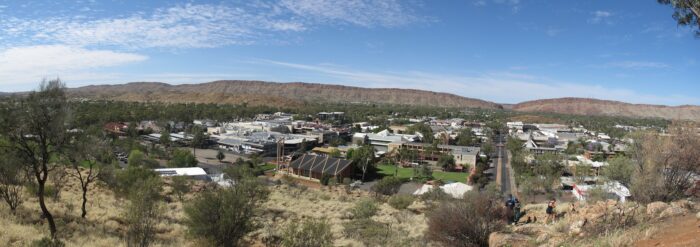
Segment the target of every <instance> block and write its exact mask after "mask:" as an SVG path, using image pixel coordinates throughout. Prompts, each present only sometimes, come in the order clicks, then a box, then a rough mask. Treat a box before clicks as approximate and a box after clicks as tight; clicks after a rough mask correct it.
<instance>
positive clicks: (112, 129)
mask: <svg viewBox="0 0 700 247" xmlns="http://www.w3.org/2000/svg"><path fill="white" fill-rule="evenodd" d="M128 128H129V126H127V124H126V123H122V122H111V123H106V124H105V125H104V126H103V127H102V129H104V130H105V131H106V132H107V133H110V134H114V135H117V136H125V135H126V130H127V129H128Z"/></svg>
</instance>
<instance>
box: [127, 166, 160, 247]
mask: <svg viewBox="0 0 700 247" xmlns="http://www.w3.org/2000/svg"><path fill="white" fill-rule="evenodd" d="M161 188H162V184H161V181H160V178H159V177H151V178H147V179H145V180H139V181H137V182H136V184H135V186H133V188H132V189H131V190H130V192H129V205H128V206H127V207H126V208H125V212H124V218H125V219H126V222H127V225H128V226H127V231H126V241H127V244H128V246H149V245H150V244H151V243H152V242H153V241H154V239H155V235H156V226H157V225H158V223H160V221H161V219H162V218H163V213H164V206H163V203H162V201H161V199H162V197H161V195H160V190H161Z"/></svg>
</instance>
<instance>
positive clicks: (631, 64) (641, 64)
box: [604, 61, 671, 69]
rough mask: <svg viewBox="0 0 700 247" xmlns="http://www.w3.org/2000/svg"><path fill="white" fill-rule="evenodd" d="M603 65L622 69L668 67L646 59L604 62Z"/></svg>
mask: <svg viewBox="0 0 700 247" xmlns="http://www.w3.org/2000/svg"><path fill="white" fill-rule="evenodd" d="M604 67H612V68H624V69H665V68H670V67H671V66H669V65H668V64H665V63H659V62H648V61H620V62H611V63H607V64H605V66H604Z"/></svg>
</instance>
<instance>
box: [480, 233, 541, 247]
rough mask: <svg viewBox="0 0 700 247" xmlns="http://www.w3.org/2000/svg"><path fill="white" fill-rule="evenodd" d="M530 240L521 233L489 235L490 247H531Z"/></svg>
mask: <svg viewBox="0 0 700 247" xmlns="http://www.w3.org/2000/svg"><path fill="white" fill-rule="evenodd" d="M530 243H531V242H530V238H529V237H528V236H526V235H523V234H519V233H500V232H494V233H491V235H489V246H490V247H503V246H530V245H531V244H530Z"/></svg>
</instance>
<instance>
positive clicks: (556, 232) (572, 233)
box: [489, 200, 700, 246]
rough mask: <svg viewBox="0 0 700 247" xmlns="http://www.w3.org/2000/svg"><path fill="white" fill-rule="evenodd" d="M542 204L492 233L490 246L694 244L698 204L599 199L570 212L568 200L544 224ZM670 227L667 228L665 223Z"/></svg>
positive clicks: (696, 242) (698, 229)
mask: <svg viewBox="0 0 700 247" xmlns="http://www.w3.org/2000/svg"><path fill="white" fill-rule="evenodd" d="M545 207H546V205H545V204H535V205H528V206H526V207H525V208H524V210H525V212H526V216H525V218H527V216H531V217H532V218H531V219H534V217H537V219H538V221H537V222H532V223H529V224H525V223H523V222H522V221H521V223H520V224H518V225H516V226H510V227H509V228H508V229H507V230H505V231H502V232H496V233H492V234H491V235H490V237H489V245H490V246H698V245H700V234H698V233H700V222H698V220H700V218H697V219H696V214H697V213H698V211H700V203H694V202H692V201H689V200H681V201H676V202H672V203H664V202H653V203H650V204H647V205H641V204H637V203H634V202H628V203H624V204H623V203H618V202H615V201H600V202H596V203H591V204H589V205H582V206H580V207H579V208H577V210H576V211H573V210H572V208H571V206H570V204H568V205H564V206H560V207H558V208H557V212H558V219H557V220H556V221H555V222H553V223H549V224H545V223H544V217H545V214H544V211H545V210H544V208H545ZM669 226H673V227H669Z"/></svg>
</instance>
